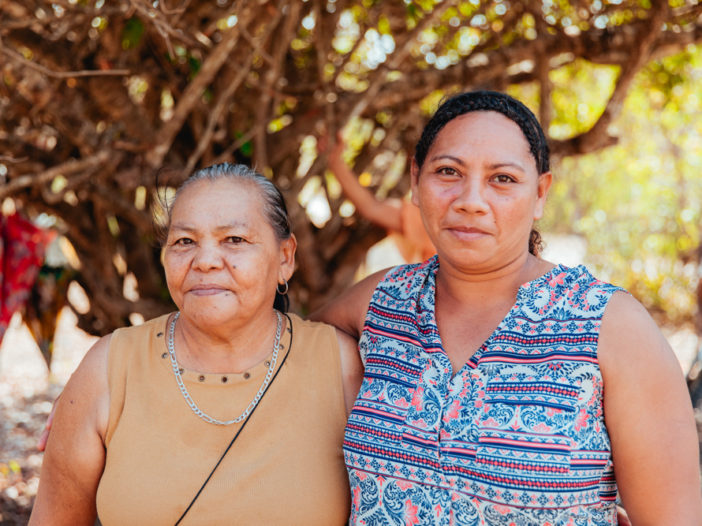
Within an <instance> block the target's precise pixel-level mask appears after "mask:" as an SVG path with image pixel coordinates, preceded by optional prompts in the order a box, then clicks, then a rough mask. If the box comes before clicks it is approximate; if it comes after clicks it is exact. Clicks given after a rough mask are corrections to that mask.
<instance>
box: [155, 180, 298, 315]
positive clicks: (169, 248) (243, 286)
mask: <svg viewBox="0 0 702 526" xmlns="http://www.w3.org/2000/svg"><path fill="white" fill-rule="evenodd" d="M262 209H263V201H262V198H261V194H260V192H259V190H258V188H257V187H256V186H255V184H254V183H251V182H248V181H232V180H231V179H226V178H223V179H219V180H216V181H198V182H196V183H193V184H192V185H191V186H189V187H187V188H186V189H185V190H184V191H183V192H182V193H181V194H180V195H179V197H178V199H177V201H176V203H175V206H174V208H173V211H172V215H171V225H170V229H169V231H168V238H167V240H166V248H165V252H164V268H165V271H166V280H167V282H168V290H169V291H170V293H171V297H172V298H173V301H174V302H175V304H176V305H177V306H178V308H179V309H180V310H181V311H182V313H183V315H184V316H186V317H187V318H188V319H190V320H192V321H194V322H195V323H197V324H198V325H199V326H201V327H203V328H205V327H207V326H218V327H220V326H222V324H226V325H228V326H229V325H234V326H236V325H238V324H244V323H246V322H248V321H249V320H251V319H252V318H253V317H255V316H257V315H270V312H271V308H272V305H273V299H274V297H275V288H276V286H277V284H278V283H279V282H281V283H282V282H283V279H285V280H287V279H289V278H290V276H291V275H292V271H293V266H294V252H295V241H294V238H293V239H289V240H284V241H280V240H278V239H277V237H276V235H275V232H274V231H273V228H272V227H271V226H270V224H269V222H268V220H267V219H266V217H265V215H264V213H263V211H262Z"/></svg>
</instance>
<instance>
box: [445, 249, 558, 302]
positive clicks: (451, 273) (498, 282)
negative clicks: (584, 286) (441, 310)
mask: <svg viewBox="0 0 702 526" xmlns="http://www.w3.org/2000/svg"><path fill="white" fill-rule="evenodd" d="M553 266H554V265H553V264H552V263H549V262H548V261H544V260H542V259H539V258H537V257H535V256H533V255H532V254H530V253H526V254H524V255H521V256H520V257H518V258H516V259H514V260H513V261H510V262H508V263H507V264H505V265H503V266H500V267H497V268H494V269H489V270H485V271H479V272H472V271H470V270H464V269H461V268H457V267H455V266H452V265H450V264H449V265H443V264H441V265H440V267H439V270H438V272H437V278H436V282H437V283H436V286H437V289H438V291H440V294H441V296H442V298H443V299H444V301H446V300H448V302H449V303H454V304H456V305H461V306H463V307H470V306H474V307H475V308H476V309H480V308H485V307H487V306H489V305H491V304H502V303H513V302H514V300H515V299H516V297H517V292H518V290H519V287H520V286H521V285H523V284H524V283H526V282H528V281H532V280H534V279H536V278H538V277H540V276H542V275H543V274H545V273H546V272H548V271H549V270H550V269H551V268H553Z"/></svg>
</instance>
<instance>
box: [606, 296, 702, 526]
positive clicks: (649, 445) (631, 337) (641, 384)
mask: <svg viewBox="0 0 702 526" xmlns="http://www.w3.org/2000/svg"><path fill="white" fill-rule="evenodd" d="M598 353H599V359H600V366H601V370H602V375H603V378H604V405H605V422H606V425H607V428H608V430H609V435H610V439H611V442H612V455H613V458H614V469H615V474H616V479H617V485H618V487H619V491H620V494H621V497H622V501H623V504H624V507H625V508H626V510H627V513H628V515H629V518H630V520H631V523H632V524H633V525H634V526H641V525H644V526H645V525H660V524H676V525H678V526H683V525H690V526H692V525H699V524H702V498H701V496H700V473H699V452H698V444H697V434H696V431H695V425H694V419H693V413H692V406H691V403H690V397H689V395H688V393H687V389H686V388H685V383H684V380H683V376H682V372H681V370H680V366H679V364H678V362H677V360H676V358H675V355H674V354H673V352H672V350H671V349H670V347H669V346H668V343H667V342H666V340H665V338H664V337H663V335H662V334H661V333H660V331H659V330H658V328H657V327H656V325H655V323H654V322H653V320H652V319H651V318H650V316H649V315H648V313H647V312H646V310H645V309H644V308H643V307H642V306H641V305H640V304H639V303H638V302H637V301H636V300H635V299H634V298H632V297H631V296H629V295H626V294H623V293H617V294H615V295H614V296H613V297H612V299H611V300H610V303H609V305H608V306H607V310H606V312H605V315H604V317H603V322H602V329H601V333H600V343H599V350H598Z"/></svg>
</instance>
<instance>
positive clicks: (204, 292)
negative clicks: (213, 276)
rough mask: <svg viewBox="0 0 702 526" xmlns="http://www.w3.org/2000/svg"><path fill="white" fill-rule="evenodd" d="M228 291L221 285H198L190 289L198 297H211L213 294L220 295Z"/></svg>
mask: <svg viewBox="0 0 702 526" xmlns="http://www.w3.org/2000/svg"><path fill="white" fill-rule="evenodd" d="M226 291H227V289H225V288H224V287H220V286H219V285H197V286H196V287H192V288H191V289H190V292H191V293H192V294H195V295H196V296H211V295H212V294H220V293H222V292H226Z"/></svg>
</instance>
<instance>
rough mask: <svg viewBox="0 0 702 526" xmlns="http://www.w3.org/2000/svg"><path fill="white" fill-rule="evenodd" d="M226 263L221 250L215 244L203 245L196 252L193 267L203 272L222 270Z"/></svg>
mask: <svg viewBox="0 0 702 526" xmlns="http://www.w3.org/2000/svg"><path fill="white" fill-rule="evenodd" d="M223 265H224V261H223V258H222V253H221V250H220V248H219V247H218V246H217V245H216V244H214V243H201V244H200V245H199V246H198V247H197V250H196V251H195V257H194V258H193V267H195V268H197V269H198V270H201V271H208V270H213V269H218V268H222V266H223Z"/></svg>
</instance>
